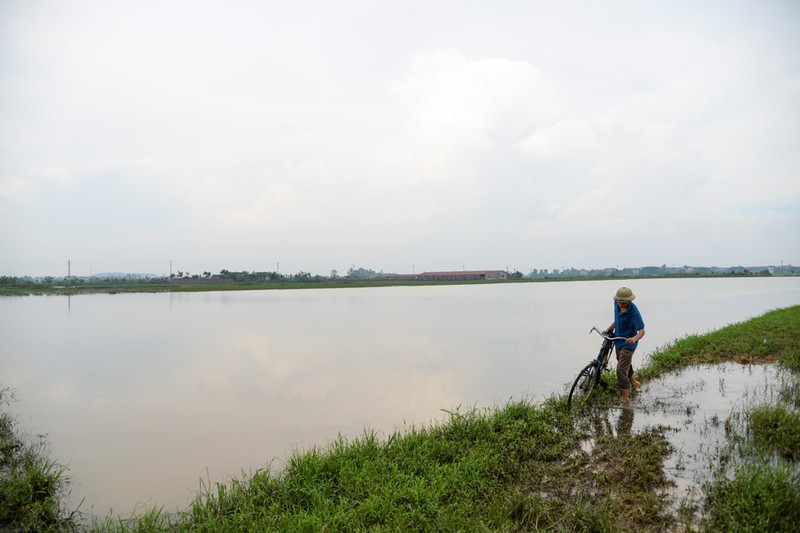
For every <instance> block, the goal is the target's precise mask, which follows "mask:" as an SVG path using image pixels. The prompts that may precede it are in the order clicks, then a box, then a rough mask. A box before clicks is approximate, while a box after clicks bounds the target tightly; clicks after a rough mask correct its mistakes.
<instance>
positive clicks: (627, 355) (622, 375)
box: [617, 347, 633, 389]
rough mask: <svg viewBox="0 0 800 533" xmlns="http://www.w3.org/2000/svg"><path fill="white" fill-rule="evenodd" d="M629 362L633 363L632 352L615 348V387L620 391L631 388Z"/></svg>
mask: <svg viewBox="0 0 800 533" xmlns="http://www.w3.org/2000/svg"><path fill="white" fill-rule="evenodd" d="M631 361H633V350H631V349H630V348H619V347H617V387H619V388H620V389H630V388H631V378H632V377H633V365H631Z"/></svg>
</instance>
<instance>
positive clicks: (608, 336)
mask: <svg viewBox="0 0 800 533" xmlns="http://www.w3.org/2000/svg"><path fill="white" fill-rule="evenodd" d="M593 331H596V332H597V334H598V335H600V336H601V337H603V338H604V339H607V340H610V341H624V340H628V339H626V338H625V337H612V336H611V335H610V334H608V333H606V332H605V331H600V330H599V329H597V326H592V329H590V330H589V333H590V334H591V333H592V332H593Z"/></svg>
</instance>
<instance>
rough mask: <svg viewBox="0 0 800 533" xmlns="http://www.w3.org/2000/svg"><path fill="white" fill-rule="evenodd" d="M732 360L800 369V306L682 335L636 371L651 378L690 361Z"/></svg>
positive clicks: (713, 362) (659, 350)
mask: <svg viewBox="0 0 800 533" xmlns="http://www.w3.org/2000/svg"><path fill="white" fill-rule="evenodd" d="M728 362H736V363H744V364H750V363H768V362H779V363H781V364H783V365H785V366H786V367H788V368H790V369H793V370H795V371H800V306H794V307H788V308H785V309H777V310H774V311H770V312H768V313H766V314H764V315H761V316H759V317H756V318H753V319H751V320H748V321H745V322H742V323H739V324H731V325H729V326H727V327H724V328H722V329H719V330H716V331H712V332H710V333H706V334H704V335H689V336H687V337H684V338H682V339H679V340H677V341H675V342H673V343H670V344H668V345H667V346H665V347H663V348H660V349H658V350H656V351H655V352H654V353H652V354H651V355H650V361H649V363H648V364H647V365H646V366H645V367H643V368H641V369H638V370H637V374H636V375H637V376H638V377H639V378H640V379H643V380H648V379H653V378H655V377H658V376H660V375H662V374H665V373H667V372H671V371H674V370H678V369H680V368H684V367H686V366H690V365H698V364H719V363H728Z"/></svg>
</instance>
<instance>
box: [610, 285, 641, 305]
mask: <svg viewBox="0 0 800 533" xmlns="http://www.w3.org/2000/svg"><path fill="white" fill-rule="evenodd" d="M634 298H636V295H635V294H633V291H632V290H630V289H629V288H628V287H620V288H619V289H617V294H615V295H614V300H616V301H617V302H630V301H633V299H634Z"/></svg>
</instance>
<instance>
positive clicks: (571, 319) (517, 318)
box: [0, 278, 800, 513]
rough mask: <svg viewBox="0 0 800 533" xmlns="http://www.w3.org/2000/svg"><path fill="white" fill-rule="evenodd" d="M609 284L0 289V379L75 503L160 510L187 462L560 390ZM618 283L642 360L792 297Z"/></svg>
mask: <svg viewBox="0 0 800 533" xmlns="http://www.w3.org/2000/svg"><path fill="white" fill-rule="evenodd" d="M618 284H619V282H616V281H613V282H576V283H536V284H522V285H478V286H459V287H397V288H380V289H333V290H303V291H259V292H236V293H229V292H219V293H198V294H116V295H91V296H74V297H69V298H67V302H66V303H67V306H66V307H67V309H66V313H65V310H64V306H63V304H64V300H63V297H27V298H13V299H12V298H0V327H2V328H3V329H2V338H3V343H2V346H0V355H2V361H3V365H4V369H3V378H2V379H3V380H4V384H7V385H9V386H12V387H14V388H15V389H16V390H17V396H18V398H19V399H20V401H19V402H18V403H17V404H16V405H15V408H16V409H17V410H18V412H20V413H22V414H23V415H24V418H23V420H22V422H23V424H24V425H25V426H26V427H27V428H28V429H29V430H30V431H31V432H34V433H38V432H43V433H47V434H48V435H49V439H50V443H51V446H52V449H53V453H54V456H55V457H56V458H57V459H58V460H60V461H62V462H65V463H67V464H69V466H70V469H71V474H72V477H73V480H74V484H73V497H74V498H76V501H79V500H80V499H81V498H83V497H84V496H85V497H86V498H87V504H86V506H87V507H92V508H94V510H95V511H96V512H99V513H103V512H105V511H106V510H107V509H108V508H110V507H113V508H114V509H115V510H117V511H119V512H127V511H130V510H132V509H133V508H134V506H135V505H136V503H137V502H141V503H144V504H161V505H165V506H166V507H167V509H168V510H169V509H171V508H176V507H177V508H181V507H183V506H185V505H186V504H187V503H188V501H189V500H190V499H191V497H192V495H193V493H194V491H196V490H197V489H198V488H199V486H200V485H199V479H200V478H201V477H203V478H206V477H209V478H211V480H213V481H217V480H225V479H227V478H228V477H230V476H234V475H238V474H239V473H240V472H241V469H243V468H244V469H245V470H247V469H256V468H262V467H264V466H265V465H266V464H268V463H270V462H273V466H274V467H275V468H279V467H280V465H281V462H282V461H283V460H284V459H285V458H286V457H287V456H288V454H290V453H291V452H292V451H293V450H295V449H303V448H307V447H310V446H313V445H316V444H325V443H326V442H328V441H329V440H331V439H334V438H336V436H337V435H338V434H339V433H342V434H343V435H346V436H355V435H359V434H361V433H362V430H363V429H364V428H365V427H368V428H373V429H375V430H377V431H378V432H379V433H380V432H382V433H383V434H384V435H385V434H388V433H390V432H392V431H394V430H396V429H401V428H402V427H403V425H404V424H425V423H428V422H431V421H435V420H440V419H441V418H442V416H441V409H453V408H455V407H457V406H459V405H464V406H472V405H475V406H486V405H492V404H501V403H504V402H506V401H507V400H509V399H510V398H514V397H516V398H519V397H532V398H534V399H535V398H541V397H544V396H546V395H548V394H551V393H553V392H557V391H561V390H562V388H563V385H564V384H565V383H566V382H568V381H571V380H572V378H573V377H574V373H575V372H577V370H578V369H579V368H580V367H581V366H582V365H583V364H585V363H586V362H587V361H588V360H589V359H591V358H592V357H593V356H594V354H595V352H596V349H597V346H596V344H597V343H596V338H595V337H592V336H590V335H588V334H587V332H588V330H589V327H591V326H592V325H601V326H602V325H606V324H607V323H608V322H609V321H610V313H611V296H612V295H613V293H614V291H615V290H616V287H617V285H618ZM629 284H632V285H633V286H634V287H635V290H636V294H637V296H638V298H637V302H641V304H640V309H642V312H643V314H644V315H645V321H646V323H647V326H648V327H647V331H648V335H647V337H645V339H644V341H643V343H642V345H641V347H640V352H641V354H638V353H637V357H641V358H644V355H645V354H646V353H647V351H648V350H652V349H654V348H656V347H658V346H660V345H662V344H664V343H666V342H668V341H670V340H672V339H674V338H675V337H679V336H682V335H685V334H687V333H694V332H702V331H705V330H709V329H713V328H717V327H720V326H723V325H725V324H727V323H730V322H734V321H739V320H743V319H745V318H747V317H749V316H753V315H757V314H760V313H762V312H764V311H766V310H768V309H772V308H775V307H784V306H787V305H792V304H798V303H800V280H797V279H795V278H787V279H755V280H742V279H739V280H669V281H665V280H637V281H635V282H634V281H631V282H629ZM688 299H691V301H692V302H693V304H692V305H691V306H686V305H684V304H685V302H686V301H687V300H688ZM641 362H642V361H641V359H640V360H638V361H637V360H636V359H635V361H634V364H636V365H637V366H641ZM631 415H633V412H632V411H631ZM616 423H617V432H619V431H621V430H623V429H624V428H625V427H626V426H627V425H628V421H627V420H618V421H617V422H616ZM630 424H633V421H630ZM636 424H637V425H638V424H639V419H638V415H637V420H636ZM628 429H629V428H628Z"/></svg>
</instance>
